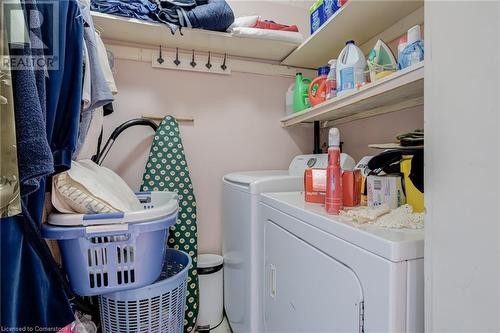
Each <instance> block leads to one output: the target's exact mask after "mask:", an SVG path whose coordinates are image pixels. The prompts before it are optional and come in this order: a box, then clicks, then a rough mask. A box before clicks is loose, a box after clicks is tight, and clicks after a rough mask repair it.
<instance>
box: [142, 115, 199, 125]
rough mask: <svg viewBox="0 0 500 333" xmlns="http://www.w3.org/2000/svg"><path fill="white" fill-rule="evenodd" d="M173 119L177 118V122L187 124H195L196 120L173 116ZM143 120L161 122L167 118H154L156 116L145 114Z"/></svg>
mask: <svg viewBox="0 0 500 333" xmlns="http://www.w3.org/2000/svg"><path fill="white" fill-rule="evenodd" d="M173 117H174V118H175V120H177V121H180V122H185V123H192V122H194V118H188V117H175V116H173ZM142 118H144V119H151V120H158V121H161V120H163V118H165V116H154V115H147V114H143V115H142Z"/></svg>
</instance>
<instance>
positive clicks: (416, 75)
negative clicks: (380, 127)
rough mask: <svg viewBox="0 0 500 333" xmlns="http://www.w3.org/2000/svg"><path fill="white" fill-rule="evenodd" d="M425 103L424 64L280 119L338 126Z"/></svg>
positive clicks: (288, 123)
mask: <svg viewBox="0 0 500 333" xmlns="http://www.w3.org/2000/svg"><path fill="white" fill-rule="evenodd" d="M423 104H424V63H423V62H422V63H419V64H416V65H414V66H411V67H408V68H405V69H404V70H401V71H397V72H395V73H393V74H391V75H389V76H387V77H385V78H383V79H381V80H378V81H376V82H374V83H370V84H368V85H366V86H364V87H363V88H361V89H359V90H357V91H355V92H353V93H350V94H348V95H344V96H341V97H337V98H334V99H331V100H328V101H326V102H323V103H321V104H318V105H316V106H314V107H312V108H309V109H307V110H304V111H301V112H297V113H294V114H292V115H290V116H287V117H285V118H282V119H281V124H282V126H283V127H289V126H294V125H297V124H300V123H309V122H314V121H321V122H324V123H323V124H322V125H323V127H329V126H334V125H339V124H343V123H347V122H351V121H355V120H359V119H364V118H369V117H373V116H377V115H380V114H384V113H389V112H395V111H401V110H405V109H409V108H412V107H415V106H420V105H423Z"/></svg>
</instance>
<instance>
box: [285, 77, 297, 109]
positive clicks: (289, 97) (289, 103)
mask: <svg viewBox="0 0 500 333" xmlns="http://www.w3.org/2000/svg"><path fill="white" fill-rule="evenodd" d="M294 90H295V83H292V84H291V85H290V86H289V87H288V89H287V91H286V95H285V114H286V115H287V116H289V115H291V114H292V113H293V91H294Z"/></svg>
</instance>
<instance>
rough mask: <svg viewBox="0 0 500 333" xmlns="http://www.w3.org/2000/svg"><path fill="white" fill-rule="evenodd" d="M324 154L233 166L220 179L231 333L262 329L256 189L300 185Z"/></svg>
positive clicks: (226, 302)
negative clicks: (268, 165) (274, 166)
mask: <svg viewBox="0 0 500 333" xmlns="http://www.w3.org/2000/svg"><path fill="white" fill-rule="evenodd" d="M327 163H328V157H327V155H326V154H318V155H299V156H296V157H295V158H294V159H293V160H292V162H291V163H290V166H289V169H288V170H279V171H277V170H272V171H248V172H236V173H231V174H228V175H226V176H224V179H223V201H222V202H223V214H222V225H223V246H222V254H223V256H224V307H225V310H226V315H227V318H228V320H229V323H230V325H231V327H232V329H233V332H234V333H260V332H262V330H263V326H262V324H263V322H262V318H263V314H262V306H261V305H262V302H261V300H262V299H261V295H262V288H263V285H262V276H263V274H264V272H263V268H264V264H263V248H264V231H263V230H264V229H263V225H262V223H260V219H259V217H258V207H259V202H258V200H259V194H260V193H263V192H280V191H300V190H302V189H303V187H304V170H305V169H306V168H307V167H317V168H326V166H327Z"/></svg>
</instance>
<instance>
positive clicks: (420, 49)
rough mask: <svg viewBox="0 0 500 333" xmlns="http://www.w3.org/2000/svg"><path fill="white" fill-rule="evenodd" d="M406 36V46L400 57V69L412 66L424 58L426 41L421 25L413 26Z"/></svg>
mask: <svg viewBox="0 0 500 333" xmlns="http://www.w3.org/2000/svg"><path fill="white" fill-rule="evenodd" d="M406 36H407V37H406V39H407V42H406V46H405V47H404V49H403V50H402V51H401V53H400V54H399V58H398V68H399V69H404V68H406V67H410V66H412V65H415V64H417V63H419V62H421V61H423V60H424V42H423V41H422V36H421V33H420V26H419V25H416V26H414V27H411V28H410V29H409V30H408V33H407V35H406Z"/></svg>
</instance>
